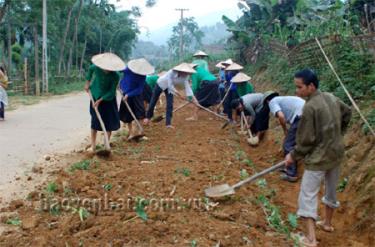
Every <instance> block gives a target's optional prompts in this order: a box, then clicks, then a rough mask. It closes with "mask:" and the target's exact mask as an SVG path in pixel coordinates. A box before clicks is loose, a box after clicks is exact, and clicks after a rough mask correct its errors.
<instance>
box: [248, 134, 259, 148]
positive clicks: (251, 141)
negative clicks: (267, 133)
mask: <svg viewBox="0 0 375 247" xmlns="http://www.w3.org/2000/svg"><path fill="white" fill-rule="evenodd" d="M247 142H248V143H249V144H250V145H251V146H257V145H258V144H259V138H258V136H253V137H250V138H247Z"/></svg>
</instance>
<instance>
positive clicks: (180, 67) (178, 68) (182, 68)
mask: <svg viewBox="0 0 375 247" xmlns="http://www.w3.org/2000/svg"><path fill="white" fill-rule="evenodd" d="M173 70H175V71H179V72H185V73H189V74H194V73H196V71H195V70H194V69H193V68H192V67H191V66H190V64H188V63H182V64H180V65H177V66H176V67H174V68H173Z"/></svg>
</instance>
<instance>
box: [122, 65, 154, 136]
mask: <svg viewBox="0 0 375 247" xmlns="http://www.w3.org/2000/svg"><path fill="white" fill-rule="evenodd" d="M154 71H155V69H154V67H152V65H151V64H150V63H149V62H148V61H147V60H146V59H144V58H140V59H135V60H131V61H129V63H128V65H127V67H126V69H125V70H124V71H123V74H124V76H123V78H122V80H121V82H120V89H121V92H122V94H123V98H122V101H121V104H120V110H119V114H120V120H121V121H122V122H123V123H125V124H127V126H128V130H129V133H128V135H129V136H128V140H131V139H133V138H135V137H140V136H143V132H142V130H140V129H139V130H138V132H137V133H133V128H132V122H133V120H134V118H133V116H132V114H131V112H130V111H132V112H133V113H134V115H135V117H136V118H137V120H142V119H144V117H145V107H144V104H143V89H144V87H145V84H146V75H148V74H152V73H154ZM124 101H126V102H127V104H128V106H129V108H130V109H128V107H127V106H126V104H125V102H124Z"/></svg>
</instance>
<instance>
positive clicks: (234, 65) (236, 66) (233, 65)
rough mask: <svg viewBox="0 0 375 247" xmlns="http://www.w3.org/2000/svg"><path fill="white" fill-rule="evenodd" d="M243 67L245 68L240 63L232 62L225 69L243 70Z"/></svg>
mask: <svg viewBox="0 0 375 247" xmlns="http://www.w3.org/2000/svg"><path fill="white" fill-rule="evenodd" d="M241 69H243V67H242V66H241V65H239V64H238V63H232V64H231V65H229V66H228V67H227V68H226V69H225V70H228V71H231V70H241Z"/></svg>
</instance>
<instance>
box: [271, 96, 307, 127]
mask: <svg viewBox="0 0 375 247" xmlns="http://www.w3.org/2000/svg"><path fill="white" fill-rule="evenodd" d="M268 105H269V107H270V111H271V112H272V114H273V115H274V116H276V113H277V112H279V111H281V112H282V113H283V114H284V116H285V119H286V121H287V122H288V124H293V123H294V120H295V119H296V117H297V116H298V117H300V116H301V115H302V110H303V106H304V105H305V101H304V100H303V99H301V98H300V97H296V96H278V97H275V98H273V99H272V100H271V101H270V102H269V104H268Z"/></svg>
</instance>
